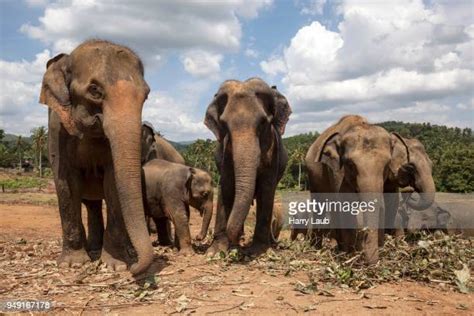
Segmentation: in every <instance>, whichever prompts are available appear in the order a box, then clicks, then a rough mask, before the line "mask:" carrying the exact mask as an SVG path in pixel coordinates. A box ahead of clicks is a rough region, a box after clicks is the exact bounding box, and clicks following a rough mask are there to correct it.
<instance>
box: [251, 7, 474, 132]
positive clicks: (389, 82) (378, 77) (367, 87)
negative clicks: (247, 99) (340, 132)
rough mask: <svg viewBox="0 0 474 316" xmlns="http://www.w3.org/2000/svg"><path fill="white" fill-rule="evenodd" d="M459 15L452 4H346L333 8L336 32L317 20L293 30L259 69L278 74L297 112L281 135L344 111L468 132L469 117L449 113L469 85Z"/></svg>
mask: <svg viewBox="0 0 474 316" xmlns="http://www.w3.org/2000/svg"><path fill="white" fill-rule="evenodd" d="M465 10H468V11H469V10H471V12H472V8H471V7H470V6H469V5H466V4H465V3H459V4H458V2H455V3H434V4H432V5H427V4H425V3H423V1H422V0H402V1H398V2H381V1H363V2H362V1H356V0H354V1H352V0H349V1H341V2H340V3H339V4H338V5H337V12H338V13H339V14H340V23H339V25H338V26H337V29H335V30H329V29H327V28H326V27H325V26H323V25H321V23H320V22H318V21H314V22H312V23H310V24H309V25H306V26H304V27H302V28H301V29H299V30H298V31H297V32H296V34H295V35H294V37H293V38H292V39H291V41H290V43H289V44H288V46H287V47H285V48H284V49H283V52H282V54H280V55H277V56H274V55H273V56H271V57H269V58H268V59H267V60H264V61H262V62H261V63H260V67H261V69H262V71H264V72H265V73H267V74H268V75H270V76H275V75H278V74H280V75H282V82H283V84H284V90H286V92H287V97H288V98H289V100H291V102H292V106H293V109H294V113H305V115H302V116H300V119H297V120H294V119H293V117H292V120H290V123H289V125H290V126H289V129H288V130H289V131H290V132H291V131H293V130H294V131H297V130H298V128H302V129H303V130H305V129H306V128H309V130H312V129H314V128H310V126H311V124H310V123H309V124H308V122H309V120H313V122H314V121H315V120H317V119H318V118H317V117H318V115H323V117H325V119H326V120H327V121H334V120H336V119H337V118H338V116H340V115H343V114H347V113H348V111H351V112H349V113H359V114H362V115H367V116H369V115H375V116H374V117H376V118H377V120H390V119H392V118H393V117H399V118H400V119H401V120H405V121H409V120H412V119H413V118H416V119H419V120H420V121H432V122H435V123H436V122H437V123H441V122H443V123H446V124H453V123H454V122H456V123H459V124H460V125H461V126H470V127H472V126H473V125H474V121H473V120H472V115H467V116H466V114H465V113H463V114H462V113H457V112H456V104H458V103H460V104H463V105H466V104H469V102H471V101H470V100H471V98H472V92H471V90H472V87H473V86H474V64H473V58H474V24H473V17H472V14H467V13H466V12H465ZM426 104H430V106H427V105H426ZM433 104H434V105H433ZM437 106H438V107H437ZM435 109H441V110H440V111H435ZM410 111H414V114H413V115H412V116H410ZM312 115H315V116H312ZM403 116H405V118H404V117H403ZM369 118H370V116H369ZM292 121H293V122H292ZM292 124H294V127H291V125H292ZM313 125H314V124H313ZM320 125H321V124H320ZM322 125H324V124H322Z"/></svg>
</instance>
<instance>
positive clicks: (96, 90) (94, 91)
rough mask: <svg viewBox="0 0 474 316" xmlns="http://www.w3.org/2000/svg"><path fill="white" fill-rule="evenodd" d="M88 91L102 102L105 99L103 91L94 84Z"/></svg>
mask: <svg viewBox="0 0 474 316" xmlns="http://www.w3.org/2000/svg"><path fill="white" fill-rule="evenodd" d="M87 91H88V92H89V94H90V95H91V96H92V97H93V98H94V99H96V100H101V99H103V97H104V93H103V92H102V89H101V88H100V87H99V86H98V85H96V84H94V83H91V84H90V85H89V87H88V88H87Z"/></svg>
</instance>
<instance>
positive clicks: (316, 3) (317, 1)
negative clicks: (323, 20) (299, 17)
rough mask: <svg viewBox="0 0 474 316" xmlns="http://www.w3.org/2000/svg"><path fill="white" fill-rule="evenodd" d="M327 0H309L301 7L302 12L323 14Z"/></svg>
mask: <svg viewBox="0 0 474 316" xmlns="http://www.w3.org/2000/svg"><path fill="white" fill-rule="evenodd" d="M326 2H327V1H326V0H308V1H307V3H304V4H303V6H302V8H301V11H300V12H301V14H308V15H321V14H323V10H324V5H325V4H326Z"/></svg>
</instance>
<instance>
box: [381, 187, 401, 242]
mask: <svg viewBox="0 0 474 316" xmlns="http://www.w3.org/2000/svg"><path fill="white" fill-rule="evenodd" d="M384 193H386V194H385V196H384V203H385V226H384V227H381V228H385V232H386V233H387V234H390V235H394V234H395V233H396V228H397V227H395V218H396V216H397V212H398V206H399V203H400V194H399V193H398V187H397V186H396V185H395V184H392V183H386V184H385V185H384Z"/></svg>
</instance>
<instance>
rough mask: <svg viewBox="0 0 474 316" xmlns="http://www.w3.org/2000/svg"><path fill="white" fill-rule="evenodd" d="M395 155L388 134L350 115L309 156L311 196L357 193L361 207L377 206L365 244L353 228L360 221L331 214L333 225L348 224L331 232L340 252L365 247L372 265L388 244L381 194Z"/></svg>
mask: <svg viewBox="0 0 474 316" xmlns="http://www.w3.org/2000/svg"><path fill="white" fill-rule="evenodd" d="M391 152H392V141H391V137H390V134H389V133H388V132H387V131H386V130H385V129H383V128H381V127H379V126H376V125H372V124H369V123H367V121H366V120H365V119H364V118H363V117H360V116H355V115H349V116H345V117H343V118H341V119H340V120H339V122H338V123H336V124H335V125H333V126H331V127H330V128H328V129H327V130H326V131H324V132H323V133H322V134H321V135H320V136H319V137H318V139H317V140H316V141H315V142H314V143H313V145H311V147H310V148H309V150H308V153H307V155H306V167H307V170H308V174H309V179H310V181H309V182H310V190H311V192H312V193H329V192H338V193H356V196H355V198H358V199H360V200H361V201H375V200H377V203H376V204H375V209H374V212H372V213H368V212H365V213H364V214H363V223H364V226H367V227H368V229H367V230H366V231H365V233H364V234H363V238H360V239H359V238H358V235H360V234H359V232H358V231H357V230H355V229H350V228H348V227H358V224H357V222H358V220H357V218H356V217H355V216H351V215H350V214H349V215H347V216H344V217H343V215H342V214H341V213H331V214H330V215H331V222H332V224H336V225H337V224H339V225H341V223H342V220H344V221H349V222H345V223H344V225H347V226H346V227H344V229H336V230H334V231H332V232H333V237H334V238H335V239H336V240H337V242H338V245H339V247H340V248H341V249H342V250H344V251H351V250H354V249H356V248H358V247H360V248H361V250H362V251H363V254H364V258H365V260H366V262H368V263H375V262H377V261H378V246H379V245H381V244H382V243H383V229H378V228H380V227H384V226H383V225H384V223H383V221H384V201H383V196H382V195H381V194H380V193H382V192H384V182H385V181H386V180H387V178H388V172H387V170H388V167H389V164H390V162H391ZM353 197H354V196H353ZM319 239H321V236H320V237H319ZM358 241H360V244H359V243H358Z"/></svg>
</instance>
